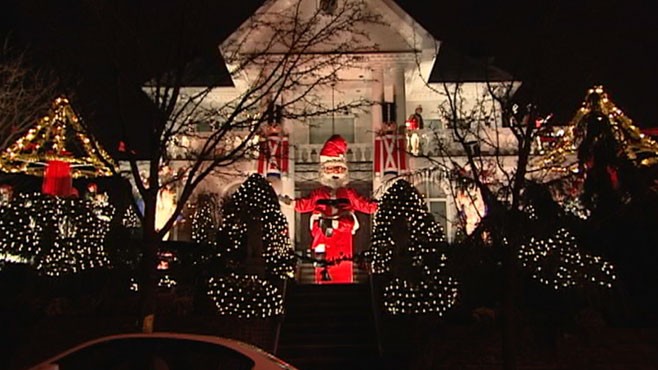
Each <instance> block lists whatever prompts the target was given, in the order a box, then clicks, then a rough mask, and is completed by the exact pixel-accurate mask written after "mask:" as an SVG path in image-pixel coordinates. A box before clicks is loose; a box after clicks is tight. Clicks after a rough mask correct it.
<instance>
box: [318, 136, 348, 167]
mask: <svg viewBox="0 0 658 370" xmlns="http://www.w3.org/2000/svg"><path fill="white" fill-rule="evenodd" d="M346 152H347V141H345V139H343V137H342V136H340V135H333V136H332V137H330V138H329V139H327V141H326V142H325V143H324V146H323V147H322V150H320V164H325V163H329V162H331V163H332V164H333V163H334V162H335V164H342V165H344V166H346V167H347V163H346V162H345V153H346Z"/></svg>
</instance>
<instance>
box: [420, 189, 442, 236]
mask: <svg viewBox="0 0 658 370" xmlns="http://www.w3.org/2000/svg"><path fill="white" fill-rule="evenodd" d="M416 189H418V191H419V192H420V194H421V195H422V196H423V199H424V200H425V204H426V205H427V210H428V211H429V212H430V213H431V214H432V217H434V221H436V222H438V223H440V224H441V226H442V227H443V232H444V233H445V235H446V238H447V237H448V235H449V230H448V209H447V203H446V202H447V200H446V194H445V193H444V192H443V190H442V189H441V187H440V186H439V184H437V183H436V182H434V181H423V182H421V183H420V184H418V185H416Z"/></svg>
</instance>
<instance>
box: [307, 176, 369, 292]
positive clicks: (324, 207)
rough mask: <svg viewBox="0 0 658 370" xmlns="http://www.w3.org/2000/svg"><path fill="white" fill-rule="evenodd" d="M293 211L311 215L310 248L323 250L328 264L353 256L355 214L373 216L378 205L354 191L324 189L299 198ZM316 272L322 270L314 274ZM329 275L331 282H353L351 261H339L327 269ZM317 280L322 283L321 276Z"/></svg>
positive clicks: (356, 226)
mask: <svg viewBox="0 0 658 370" xmlns="http://www.w3.org/2000/svg"><path fill="white" fill-rule="evenodd" d="M332 200H333V201H332ZM295 210H296V211H297V212H313V214H312V216H311V222H312V225H311V236H312V237H313V244H312V245H311V248H312V249H313V250H316V249H317V248H318V247H319V248H320V249H322V248H324V252H325V258H326V259H327V261H336V260H339V259H341V258H351V257H352V235H353V233H354V232H356V230H357V229H358V221H357V219H356V215H355V214H354V211H358V212H363V213H369V214H372V213H374V212H375V211H376V210H377V204H376V203H375V202H373V201H370V200H368V199H366V198H364V197H362V196H361V195H359V194H358V193H357V192H356V190H354V189H351V188H338V189H335V190H334V189H331V188H329V187H327V186H323V187H321V188H318V189H315V190H313V191H312V192H311V193H310V194H309V195H308V196H307V197H306V198H302V199H298V200H297V201H296V203H295ZM318 270H320V269H318ZM319 273H321V271H317V274H319ZM317 274H316V275H317ZM329 274H330V276H331V281H330V282H332V283H343V282H352V262H351V261H341V262H340V263H338V264H337V265H332V266H330V268H329ZM316 281H318V282H321V281H322V278H321V276H316Z"/></svg>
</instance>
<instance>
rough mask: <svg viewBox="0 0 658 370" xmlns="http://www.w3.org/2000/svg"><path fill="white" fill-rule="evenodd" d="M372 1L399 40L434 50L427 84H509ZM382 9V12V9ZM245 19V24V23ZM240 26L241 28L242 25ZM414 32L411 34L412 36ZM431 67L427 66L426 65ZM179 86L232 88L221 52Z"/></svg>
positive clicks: (266, 5)
mask: <svg viewBox="0 0 658 370" xmlns="http://www.w3.org/2000/svg"><path fill="white" fill-rule="evenodd" d="M278 1H285V0H266V1H260V3H261V6H260V8H258V10H257V11H256V12H263V11H266V10H268V9H270V8H272V7H273V6H274V5H275V3H276V2H278ZM371 1H372V2H379V4H377V5H378V6H379V7H376V6H375V4H373V7H375V8H376V9H378V11H382V12H384V13H386V18H387V20H388V23H389V24H397V25H399V26H400V29H399V30H397V31H398V32H400V33H401V34H402V37H403V38H405V39H407V41H408V42H415V43H416V44H423V43H424V46H425V47H426V48H427V49H428V50H430V49H431V50H432V53H435V52H436V50H438V55H433V56H432V58H436V59H435V60H432V61H430V62H431V63H426V65H427V66H429V67H431V69H429V70H426V71H424V73H426V74H427V75H428V76H427V77H428V80H429V82H480V81H490V82H500V81H512V80H513V78H512V76H511V75H510V74H509V73H507V72H505V71H503V70H501V69H499V68H496V67H495V66H493V65H491V63H487V62H485V61H482V60H478V59H475V58H472V57H469V56H466V55H465V54H462V53H461V52H459V51H458V50H456V49H455V48H453V47H451V46H450V45H449V44H448V45H446V43H445V42H440V47H436V46H438V45H439V41H437V40H436V39H435V37H436V36H435V35H431V34H430V33H429V32H428V31H427V30H426V29H425V28H423V26H422V25H420V24H419V23H418V22H416V21H415V20H414V18H413V16H412V15H411V14H408V13H407V12H406V11H405V10H403V9H402V8H401V7H400V6H399V5H398V4H397V3H396V1H394V0H371ZM248 3H249V4H248V6H249V7H250V8H255V4H256V3H257V1H251V0H249V1H248ZM382 9H383V10H382ZM247 20H248V19H247ZM247 20H245V22H246V21H247ZM245 22H243V23H242V25H244V23H245ZM239 32H240V29H239V28H238V29H237V30H236V31H235V32H233V33H232V34H231V35H230V36H229V37H227V38H226V39H225V40H223V42H222V44H223V45H225V44H226V43H228V42H230V39H231V38H235V37H238V34H239ZM414 32H415V33H416V35H413V34H412V33H414ZM418 35H422V37H423V38H425V40H424V41H422V42H421V41H418V40H415V41H414V40H413V39H414V37H418ZM429 64H431V65H429ZM183 80H184V83H183V86H190V87H198V86H218V87H233V86H235V85H234V83H233V81H232V79H231V76H230V73H229V71H228V69H227V66H226V63H225V61H224V60H223V58H222V56H221V53H207V54H206V55H201V56H199V57H198V58H196V59H195V60H193V61H192V62H191V63H190V64H189V65H188V66H187V69H186V71H185V73H184V77H183Z"/></svg>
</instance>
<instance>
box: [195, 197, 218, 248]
mask: <svg viewBox="0 0 658 370" xmlns="http://www.w3.org/2000/svg"><path fill="white" fill-rule="evenodd" d="M216 198H217V197H216V195H214V194H201V195H199V197H198V202H197V204H196V209H195V211H194V214H193V215H192V240H194V241H195V242H196V243H199V244H206V245H217V240H216V234H217V224H218V218H219V217H218V215H219V209H218V208H219V206H218V202H217V200H216Z"/></svg>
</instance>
